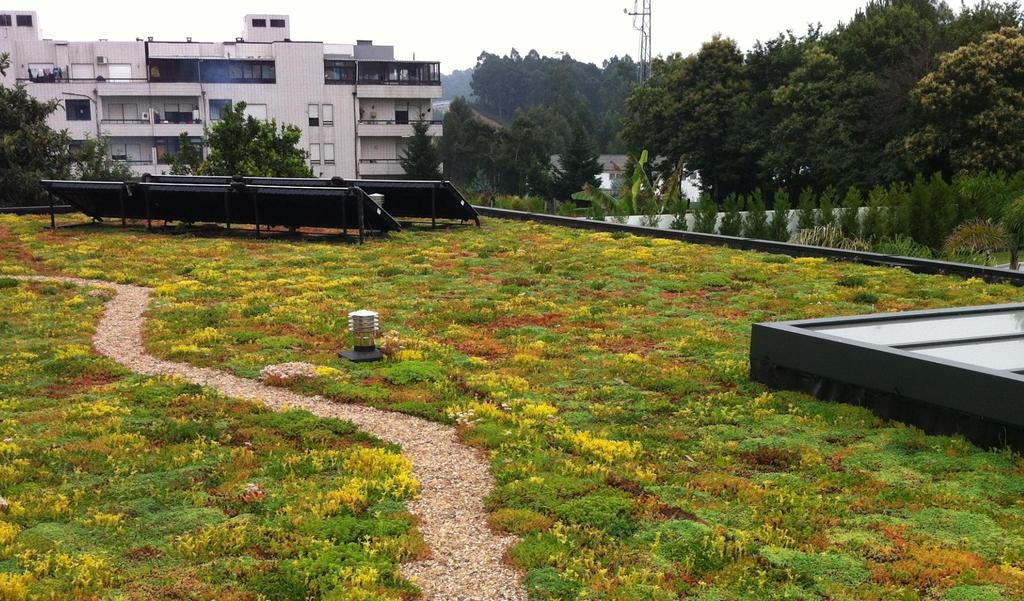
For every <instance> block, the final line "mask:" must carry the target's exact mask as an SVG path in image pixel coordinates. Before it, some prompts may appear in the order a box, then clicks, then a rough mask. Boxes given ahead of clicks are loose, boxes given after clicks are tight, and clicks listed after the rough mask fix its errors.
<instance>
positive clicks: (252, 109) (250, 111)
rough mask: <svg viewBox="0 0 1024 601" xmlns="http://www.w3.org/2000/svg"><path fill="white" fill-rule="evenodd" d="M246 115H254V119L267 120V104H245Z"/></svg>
mask: <svg viewBox="0 0 1024 601" xmlns="http://www.w3.org/2000/svg"><path fill="white" fill-rule="evenodd" d="M245 116H246V117H252V118H253V119H262V120H264V121H266V120H267V105H265V104H247V105H245Z"/></svg>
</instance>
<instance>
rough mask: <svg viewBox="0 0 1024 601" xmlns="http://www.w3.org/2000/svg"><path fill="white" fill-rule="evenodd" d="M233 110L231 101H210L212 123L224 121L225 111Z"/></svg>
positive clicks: (219, 99) (217, 99) (221, 99)
mask: <svg viewBox="0 0 1024 601" xmlns="http://www.w3.org/2000/svg"><path fill="white" fill-rule="evenodd" d="M228 108H232V104H231V100H230V99H223V98H213V99H211V100H210V121H220V120H221V119H223V118H224V117H223V115H224V110H225V109H228Z"/></svg>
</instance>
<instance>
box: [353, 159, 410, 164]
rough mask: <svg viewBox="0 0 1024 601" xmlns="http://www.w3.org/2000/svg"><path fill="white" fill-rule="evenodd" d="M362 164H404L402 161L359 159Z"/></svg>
mask: <svg viewBox="0 0 1024 601" xmlns="http://www.w3.org/2000/svg"><path fill="white" fill-rule="evenodd" d="M359 162H360V163H383V164H398V163H401V162H402V159H359Z"/></svg>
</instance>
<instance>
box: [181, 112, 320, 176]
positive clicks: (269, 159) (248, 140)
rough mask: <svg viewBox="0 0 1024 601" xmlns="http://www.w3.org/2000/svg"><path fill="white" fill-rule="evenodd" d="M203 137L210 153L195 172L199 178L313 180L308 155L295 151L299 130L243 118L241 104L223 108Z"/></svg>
mask: <svg viewBox="0 0 1024 601" xmlns="http://www.w3.org/2000/svg"><path fill="white" fill-rule="evenodd" d="M205 134H206V145H207V146H208V147H209V149H210V151H209V154H208V156H207V157H206V160H205V161H203V163H202V165H201V166H200V168H199V172H200V174H202V175H244V176H249V177H312V176H313V172H312V170H311V169H310V168H309V165H308V164H307V162H306V161H307V160H308V154H307V153H306V151H305V150H302V149H300V148H299V147H298V144H299V142H300V141H301V139H302V130H301V129H300V128H299V127H296V126H294V125H285V124H282V125H281V126H280V127H278V124H277V121H276V120H274V119H271V120H269V121H264V120H262V119H256V118H255V117H252V116H247V115H246V114H245V103H244V102H239V103H238V104H236V105H235V106H234V107H230V106H229V107H226V108H225V109H224V112H223V113H222V114H221V120H220V121H218V122H216V123H215V124H214V125H213V127H211V128H208V129H206V131H205Z"/></svg>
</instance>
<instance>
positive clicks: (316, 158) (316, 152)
mask: <svg viewBox="0 0 1024 601" xmlns="http://www.w3.org/2000/svg"><path fill="white" fill-rule="evenodd" d="M309 162H310V164H313V165H319V164H320V145H319V144H310V145H309Z"/></svg>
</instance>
